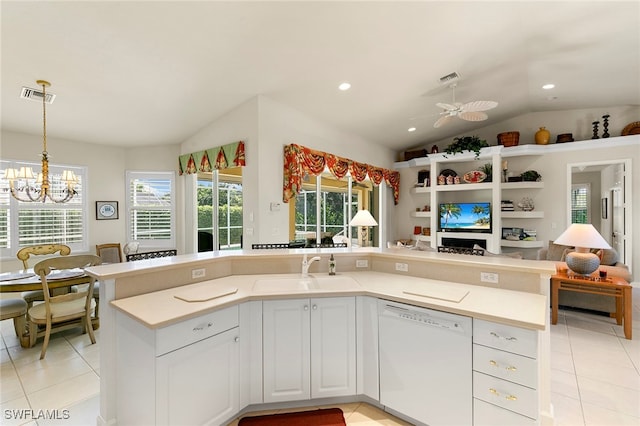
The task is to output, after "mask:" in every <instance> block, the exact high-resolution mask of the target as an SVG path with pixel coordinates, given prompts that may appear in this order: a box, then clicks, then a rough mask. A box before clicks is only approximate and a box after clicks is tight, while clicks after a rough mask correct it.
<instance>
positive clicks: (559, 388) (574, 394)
mask: <svg viewBox="0 0 640 426" xmlns="http://www.w3.org/2000/svg"><path fill="white" fill-rule="evenodd" d="M551 389H553V392H555V393H558V394H561V395H564V396H568V397H569V398H574V399H580V393H579V391H578V380H577V379H576V375H575V374H573V373H567V372H566V371H561V370H554V369H553V368H552V369H551Z"/></svg>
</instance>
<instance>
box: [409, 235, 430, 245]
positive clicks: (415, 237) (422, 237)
mask: <svg viewBox="0 0 640 426" xmlns="http://www.w3.org/2000/svg"><path fill="white" fill-rule="evenodd" d="M432 238H433V237H432V236H431V235H412V236H411V239H412V240H414V241H425V242H428V243H430V242H431V239H432Z"/></svg>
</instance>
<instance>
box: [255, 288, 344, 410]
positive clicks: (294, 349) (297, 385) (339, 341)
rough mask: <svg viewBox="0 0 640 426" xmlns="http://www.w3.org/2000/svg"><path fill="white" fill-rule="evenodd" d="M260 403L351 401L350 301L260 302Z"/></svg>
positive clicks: (340, 298)
mask: <svg viewBox="0 0 640 426" xmlns="http://www.w3.org/2000/svg"><path fill="white" fill-rule="evenodd" d="M263 371H264V383H263V386H264V402H281V401H293V400H303V399H309V398H324V397H335V396H347V395H354V394H355V392H356V322H355V298H354V297H330V298H313V299H292V300H274V301H265V302H263Z"/></svg>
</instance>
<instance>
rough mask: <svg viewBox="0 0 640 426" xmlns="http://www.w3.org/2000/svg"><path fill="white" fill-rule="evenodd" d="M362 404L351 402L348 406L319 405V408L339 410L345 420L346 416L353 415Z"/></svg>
mask: <svg viewBox="0 0 640 426" xmlns="http://www.w3.org/2000/svg"><path fill="white" fill-rule="evenodd" d="M362 404H363V403H362V402H351V403H348V404H333V405H321V406H320V407H319V408H339V409H341V410H342V413H343V415H344V417H345V419H346V418H347V416H349V415H350V414H351V413H353V412H354V411H355V410H356V409H357V408H358V407H359V406H360V405H362Z"/></svg>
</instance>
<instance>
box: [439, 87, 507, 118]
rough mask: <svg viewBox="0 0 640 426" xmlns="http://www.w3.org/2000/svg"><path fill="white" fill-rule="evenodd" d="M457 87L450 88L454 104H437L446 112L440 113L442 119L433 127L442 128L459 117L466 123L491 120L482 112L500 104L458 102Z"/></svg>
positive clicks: (491, 102)
mask: <svg viewBox="0 0 640 426" xmlns="http://www.w3.org/2000/svg"><path fill="white" fill-rule="evenodd" d="M456 86H457V85H456V84H455V83H454V84H452V85H451V86H449V87H451V90H452V91H453V102H452V103H450V104H446V103H443V102H438V103H437V104H436V106H437V107H438V108H442V109H443V110H444V111H442V112H441V113H440V116H441V117H440V118H438V120H437V121H436V122H435V123H434V124H433V127H440V126H442V125H444V124H446V123H447V122H449V120H451V119H452V118H453V117H458V118H461V119H463V120H466V121H484V120H486V119H487V118H489V116H488V115H487V114H486V113H484V112H482V111H487V110H489V109H493V108H495V107H497V106H498V103H497V102H494V101H473V102H467V103H464V104H463V103H460V102H456Z"/></svg>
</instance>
